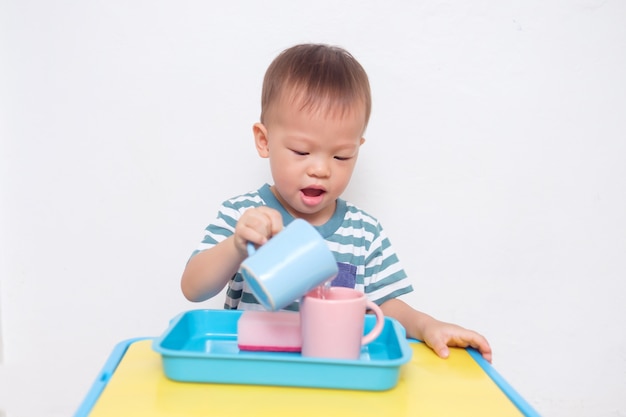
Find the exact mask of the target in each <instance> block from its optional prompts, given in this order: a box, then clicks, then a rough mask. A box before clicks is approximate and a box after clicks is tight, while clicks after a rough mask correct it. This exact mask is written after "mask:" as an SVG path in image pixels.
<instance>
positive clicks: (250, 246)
mask: <svg viewBox="0 0 626 417" xmlns="http://www.w3.org/2000/svg"><path fill="white" fill-rule="evenodd" d="M246 246H247V248H248V256H252V255H254V252H256V248H255V247H254V244H253V243H252V242H248V244H247V245H246Z"/></svg>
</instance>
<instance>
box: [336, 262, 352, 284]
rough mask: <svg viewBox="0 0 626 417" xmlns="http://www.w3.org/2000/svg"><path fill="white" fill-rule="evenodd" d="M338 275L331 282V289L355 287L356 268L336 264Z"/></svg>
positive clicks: (339, 263)
mask: <svg viewBox="0 0 626 417" xmlns="http://www.w3.org/2000/svg"><path fill="white" fill-rule="evenodd" d="M337 267H338V268H339V273H338V274H337V276H336V277H335V279H333V280H332V282H331V283H330V285H331V286H332V287H345V288H354V286H355V285H356V266H354V265H350V264H344V263H341V262H337Z"/></svg>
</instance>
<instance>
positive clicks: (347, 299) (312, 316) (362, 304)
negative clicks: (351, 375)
mask: <svg viewBox="0 0 626 417" xmlns="http://www.w3.org/2000/svg"><path fill="white" fill-rule="evenodd" d="M367 310H371V311H373V312H374V314H375V315H376V325H375V326H374V328H373V329H372V330H371V331H370V332H369V333H368V334H367V335H365V336H364V335H363V326H364V322H365V312H366V311H367ZM300 322H301V331H302V356H308V357H316V358H335V359H359V356H360V355H361V346H363V345H366V344H368V343H370V342H372V341H374V339H376V338H377V337H378V335H379V334H380V332H381V331H382V329H383V327H384V325H385V316H384V315H383V312H382V310H381V309H380V307H378V306H377V305H376V304H375V303H374V302H372V301H369V300H368V299H367V297H366V296H365V294H363V293H362V292H360V291H357V290H354V289H351V288H343V287H319V288H316V289H314V290H312V291H310V292H309V293H307V295H306V296H305V297H304V298H303V299H302V301H301V303H300Z"/></svg>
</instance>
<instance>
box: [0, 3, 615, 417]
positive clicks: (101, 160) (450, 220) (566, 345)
mask: <svg viewBox="0 0 626 417" xmlns="http://www.w3.org/2000/svg"><path fill="white" fill-rule="evenodd" d="M222 3H227V2H222ZM262 3H263V5H261V2H256V1H251V0H249V1H245V2H244V1H242V2H230V3H229V4H218V3H217V2H206V1H176V2H174V1H172V2H164V1H145V2H140V1H135V2H128V1H119V0H113V1H91V2H46V1H36V0H31V1H17V0H16V1H10V0H9V1H3V2H1V3H0V48H1V49H0V138H1V141H0V186H1V188H0V198H1V206H0V210H1V211H0V215H1V217H0V297H1V298H0V320H1V323H0V330H1V332H2V334H1V339H2V340H1V343H0V346H2V349H3V352H2V353H3V355H2V356H3V359H2V360H3V363H2V365H0V409H4V411H5V413H6V415H7V416H9V417H15V416H18V417H22V416H32V415H45V416H49V417H50V416H65V415H69V414H71V413H72V412H74V411H75V409H76V408H77V407H78V405H79V403H80V401H81V400H82V398H83V396H84V395H85V394H86V392H87V390H88V388H89V386H90V384H91V383H92V382H93V379H94V378H95V376H96V374H97V372H98V371H99V370H100V368H101V366H102V365H103V363H104V361H105V359H106V358H107V356H108V355H109V353H110V352H111V349H112V348H113V346H114V345H115V344H116V343H117V342H119V341H121V340H124V339H126V338H130V337H135V336H155V335H158V334H160V333H161V331H163V330H164V329H165V327H166V325H167V321H168V320H169V319H170V318H171V317H173V316H174V315H175V314H177V313H178V312H180V311H182V310H186V309H191V308H198V307H219V306H220V305H221V298H220V299H219V300H212V301H210V302H207V303H203V304H200V305H198V304H191V303H188V302H186V301H185V300H184V299H183V296H182V294H181V292H180V290H179V277H180V273H181V272H182V269H183V266H184V263H185V261H186V259H187V257H188V256H189V254H190V253H191V251H192V250H193V249H194V247H195V245H196V243H197V242H198V240H199V239H200V238H201V236H202V230H203V228H204V226H205V225H206V224H207V223H208V222H209V221H210V220H211V219H212V218H213V216H214V215H215V212H216V210H217V207H218V204H219V203H220V202H221V201H222V200H224V199H226V198H228V197H231V196H233V195H234V194H238V193H241V192H245V191H248V190H250V189H253V188H256V187H257V186H259V185H260V184H261V183H262V182H263V181H269V177H268V172H267V171H268V170H267V167H266V165H265V164H266V161H265V160H261V159H259V158H258V157H257V156H256V154H255V151H254V149H253V146H252V135H251V125H252V123H253V122H255V121H256V120H257V117H258V114H259V101H260V100H259V96H260V86H261V80H262V76H263V73H264V70H265V68H266V67H267V65H268V64H269V63H270V61H271V60H272V59H273V58H274V56H275V55H276V54H277V53H278V52H279V51H281V50H282V49H284V48H285V47H288V46H291V45H293V44H295V43H299V42H306V41H313V42H327V43H333V44H339V45H342V46H344V47H346V48H348V49H349V50H350V51H351V52H352V53H353V54H354V55H355V56H356V57H357V58H358V59H359V60H360V61H361V63H362V64H363V65H364V67H365V68H366V70H367V71H368V72H369V74H370V77H371V83H372V88H373V98H374V109H373V115H372V121H371V124H370V127H369V129H368V134H367V138H368V142H367V143H366V145H365V146H364V147H363V148H362V153H361V155H362V156H361V159H360V161H359V166H358V168H357V171H356V173H355V177H354V179H353V183H352V185H351V188H350V189H349V191H348V193H347V195H346V198H348V199H350V200H352V201H354V202H355V203H357V204H359V205H361V206H363V207H364V208H366V209H367V210H368V211H370V212H372V213H374V214H375V215H376V216H377V217H379V218H380V219H381V221H382V222H383V225H384V226H385V228H386V229H387V232H388V234H389V235H390V237H391V239H392V241H393V242H394V244H395V246H396V248H397V250H398V251H399V255H400V258H401V260H403V262H404V264H405V268H406V270H407V271H408V273H409V274H410V275H411V276H412V278H413V282H414V286H415V289H416V291H415V293H414V294H412V295H411V296H410V297H408V298H407V299H408V301H410V302H411V303H412V304H414V305H415V306H417V307H419V308H420V309H422V310H424V311H426V312H429V313H431V314H433V315H435V316H437V317H439V318H441V319H444V320H449V321H454V322H458V323H460V324H463V325H465V326H468V327H472V328H476V329H477V330H479V331H481V332H483V333H484V334H485V335H486V336H487V337H488V338H489V340H490V341H491V343H492V346H493V348H494V351H495V355H494V365H495V367H496V369H497V370H498V371H499V372H500V373H501V374H502V375H503V376H504V377H505V378H506V379H507V381H508V382H509V383H511V385H513V387H515V388H516V389H517V390H518V391H519V393H520V394H521V395H522V396H523V397H524V398H526V399H527V400H528V401H529V402H530V403H531V404H532V405H533V406H534V407H535V408H536V409H537V410H538V411H539V412H540V413H542V414H543V415H545V416H624V415H626V406H625V405H624V400H623V394H624V392H626V378H625V377H624V376H625V375H626V353H625V352H626V336H625V334H624V328H625V324H626V323H625V317H626V314H625V313H626V307H625V305H626V304H625V301H626V300H625V298H626V297H625V296H624V291H623V290H622V287H623V280H624V277H625V276H626V256H625V255H626V217H625V214H624V213H626V168H625V166H626V164H625V163H624V160H625V156H626V78H625V75H624V74H626V22H625V18H626V3H625V2H621V1H617V0H614V1H599V0H574V1H552V2H544V1H540V0H531V1H525V2H516V1H505V2H502V1H478V0H473V1H452V2H449V1H402V2H400V1H397V2H373V1H372V2H358V1H346V2H334V1H317V2H306V3H304V2H291V1H285V0H283V1H280V0H269V1H267V2H262ZM0 414H1V412H0Z"/></svg>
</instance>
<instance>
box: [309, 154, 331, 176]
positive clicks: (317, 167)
mask: <svg viewBox="0 0 626 417" xmlns="http://www.w3.org/2000/svg"><path fill="white" fill-rule="evenodd" d="M307 174H308V175H309V176H311V177H316V178H326V177H328V176H329V175H330V167H329V164H328V161H326V159H325V158H315V159H312V160H311V164H310V165H309V169H308V172H307Z"/></svg>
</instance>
